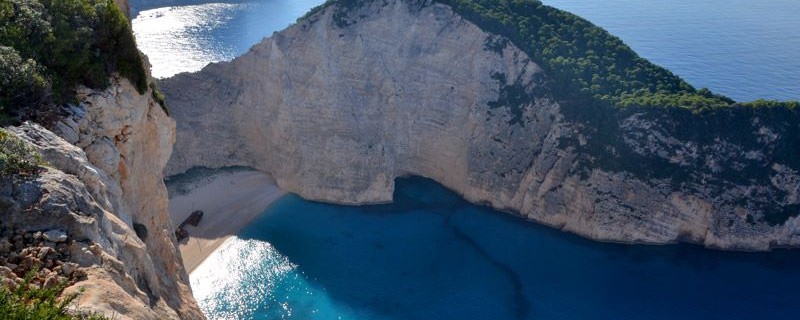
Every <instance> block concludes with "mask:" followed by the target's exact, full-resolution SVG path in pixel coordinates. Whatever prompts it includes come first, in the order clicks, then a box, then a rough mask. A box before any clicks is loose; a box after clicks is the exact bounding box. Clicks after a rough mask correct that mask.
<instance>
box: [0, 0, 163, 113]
mask: <svg viewBox="0 0 800 320" xmlns="http://www.w3.org/2000/svg"><path fill="white" fill-rule="evenodd" d="M0 46H2V47H3V49H2V51H0V59H2V61H0V65H1V67H2V68H3V69H2V71H4V74H11V72H15V73H16V74H18V75H22V77H21V78H20V80H19V81H4V82H2V83H0V108H2V113H5V114H6V115H9V114H11V115H15V114H19V113H22V112H20V111H21V110H24V109H29V108H36V107H39V106H41V105H43V104H61V103H64V102H68V101H70V100H72V99H74V92H73V91H74V89H75V87H76V86H79V85H85V86H87V87H90V88H94V89H104V88H106V87H107V86H108V85H109V78H110V76H111V73H112V72H115V71H116V72H119V74H120V75H122V76H123V77H125V78H128V79H129V80H131V82H132V83H133V84H134V85H135V86H136V88H137V89H138V90H139V92H140V93H144V92H145V91H146V90H147V73H146V70H145V65H144V62H143V60H142V57H141V56H140V54H139V51H138V49H137V48H136V43H135V40H134V37H133V33H132V31H131V27H130V24H129V22H128V19H127V18H126V17H125V15H124V14H123V13H122V11H120V9H119V8H117V6H116V5H115V4H114V2H113V1H112V0H2V1H0ZM9 77H11V76H9ZM29 83H33V84H34V85H35V86H33V87H28V86H26V85H27V84H29Z"/></svg>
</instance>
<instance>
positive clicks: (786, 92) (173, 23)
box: [131, 0, 800, 101]
mask: <svg viewBox="0 0 800 320" xmlns="http://www.w3.org/2000/svg"><path fill="white" fill-rule="evenodd" d="M141 2H146V3H147V4H148V5H140V4H138V3H141ZM203 2H207V3H203ZM322 2H324V1H323V0H235V1H204V0H131V3H132V4H133V6H134V7H135V8H136V7H139V8H142V9H145V10H143V11H141V12H139V13H138V16H137V17H136V18H135V19H134V20H133V28H134V32H135V33H136V35H137V40H138V43H139V47H140V48H141V49H142V51H144V52H145V53H146V54H147V55H148V57H149V58H150V61H151V63H152V64H153V74H154V75H155V76H156V77H169V76H172V75H174V74H176V73H179V72H187V71H197V70H200V69H201V68H202V67H203V66H205V65H206V64H208V63H209V62H216V61H223V60H230V59H233V58H234V57H236V56H238V55H241V54H243V53H245V52H247V50H248V49H249V48H250V47H251V46H252V45H254V44H256V43H258V42H259V41H260V40H261V39H262V38H263V37H266V36H269V35H271V34H272V33H273V32H274V31H279V30H281V29H283V28H285V27H287V26H288V25H289V24H290V23H293V22H294V21H295V19H297V17H300V16H302V15H303V14H304V13H305V12H306V11H308V9H310V8H312V7H314V6H316V5H318V4H321V3H322ZM158 3H162V4H163V7H162V8H154V4H155V5H157V4H158ZM176 3H177V4H180V3H183V4H193V5H182V6H181V5H179V6H173V5H174V4H176ZM544 3H546V4H549V5H553V6H555V7H558V8H561V9H565V10H568V11H570V12H573V13H576V14H578V15H580V16H582V17H584V18H586V19H588V20H590V21H592V22H594V23H595V24H598V25H600V26H601V27H604V28H606V29H607V30H609V31H610V32H611V33H612V34H615V35H617V36H619V37H620V38H621V39H622V40H623V41H625V42H626V43H627V44H628V45H630V46H631V47H632V48H633V49H634V50H636V51H637V52H638V53H639V54H640V55H642V56H643V57H645V58H647V59H650V60H651V61H653V62H655V63H657V64H659V65H661V66H664V67H666V68H668V69H670V70H672V71H673V72H675V73H676V74H678V75H680V76H682V77H684V78H685V79H686V80H688V81H689V83H691V84H692V85H694V86H696V87H698V88H699V87H708V88H711V89H712V90H714V91H716V92H719V93H722V94H725V95H728V96H730V97H732V98H734V99H736V100H740V101H747V100H753V99H758V98H769V99H783V100H786V99H798V100H800V31H798V30H800V19H798V16H800V1H797V0H765V1H754V0H703V1H697V0H652V1H651V0H649V1H642V0H604V1H586V0H545V1H544Z"/></svg>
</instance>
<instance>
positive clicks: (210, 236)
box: [169, 171, 286, 273]
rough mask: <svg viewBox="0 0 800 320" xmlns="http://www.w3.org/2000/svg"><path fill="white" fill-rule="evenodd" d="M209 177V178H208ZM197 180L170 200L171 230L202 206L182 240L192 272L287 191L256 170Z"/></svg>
mask: <svg viewBox="0 0 800 320" xmlns="http://www.w3.org/2000/svg"><path fill="white" fill-rule="evenodd" d="M206 179H207V180H208V179H209V178H206ZM210 180H211V181H210V182H207V183H205V182H204V183H198V185H197V186H196V187H195V188H193V189H191V190H190V191H189V192H187V193H186V194H181V195H176V196H174V197H173V198H170V200H169V214H170V218H171V219H172V223H173V224H174V225H173V227H172V230H175V228H177V226H178V225H179V224H180V223H181V222H183V220H184V219H186V217H188V216H189V214H191V213H192V211H194V210H203V212H204V215H203V219H202V220H201V221H200V224H199V225H198V226H197V227H193V226H190V225H187V226H186V227H185V229H186V230H187V231H189V238H187V239H184V240H183V241H181V243H180V251H181V256H183V264H184V266H185V267H186V270H187V271H188V272H189V273H191V272H192V271H194V269H195V268H197V266H198V265H200V263H202V262H203V260H205V259H206V258H207V257H208V256H209V255H210V254H211V253H212V252H214V250H216V249H217V248H218V247H219V246H220V245H221V244H222V243H223V242H225V240H226V239H228V238H229V237H231V236H234V235H236V233H237V232H238V231H239V230H240V229H241V228H242V227H244V226H246V225H247V224H249V223H250V222H251V221H253V219H255V218H256V217H258V216H259V215H260V214H261V213H263V212H264V211H265V210H266V209H267V207H268V206H269V205H270V204H271V203H272V202H274V201H275V200H277V199H278V198H280V197H281V196H283V195H284V194H286V192H284V191H282V190H280V189H278V187H277V186H276V185H275V182H274V180H272V178H270V177H269V176H267V175H266V174H263V173H260V172H254V171H246V172H234V173H221V174H218V175H215V176H212V177H211V178H210Z"/></svg>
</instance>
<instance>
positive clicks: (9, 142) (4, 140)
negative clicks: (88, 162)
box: [0, 129, 43, 314]
mask: <svg viewBox="0 0 800 320" xmlns="http://www.w3.org/2000/svg"><path fill="white" fill-rule="evenodd" d="M42 162H43V161H42V156H41V155H40V154H39V152H37V151H36V149H34V148H33V147H31V146H30V145H28V144H27V143H25V142H24V141H22V140H21V139H19V138H17V137H16V136H14V134H12V133H10V132H8V131H6V130H3V129H0V176H8V175H15V174H22V175H29V174H33V173H36V172H37V171H38V169H39V166H40V165H41V164H42ZM0 314H2V313H0Z"/></svg>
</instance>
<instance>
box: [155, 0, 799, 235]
mask: <svg viewBox="0 0 800 320" xmlns="http://www.w3.org/2000/svg"><path fill="white" fill-rule="evenodd" d="M350 2H352V1H350ZM346 9H347V10H345V8H342V7H341V6H340V5H338V4H334V5H330V6H327V7H325V8H322V9H320V10H318V11H316V12H314V13H312V14H310V15H309V16H307V17H305V18H303V19H301V20H300V21H298V23H297V24H295V25H293V26H291V27H289V28H288V29H286V30H283V31H281V32H278V33H275V34H274V35H273V36H272V37H270V38H268V39H265V40H264V41H263V42H261V43H260V44H258V45H256V46H254V47H253V48H252V49H251V50H250V52H248V53H247V54H245V55H244V56H242V57H240V58H237V59H235V60H234V61H232V62H224V63H218V64H212V65H210V66H208V67H206V68H205V69H204V70H202V71H201V72H198V73H195V74H181V75H178V76H175V77H173V78H171V79H167V80H165V81H163V83H162V86H163V89H164V91H165V93H166V95H167V101H168V103H169V104H170V106H171V110H172V111H171V112H172V115H173V117H174V118H175V119H176V121H177V142H176V145H175V149H174V151H173V157H172V158H171V160H170V162H169V164H168V166H167V173H168V174H175V173H180V172H182V171H184V170H186V169H189V168H191V167H193V166H208V167H222V166H231V165H244V166H251V167H255V168H258V169H260V170H263V171H265V172H268V173H269V174H271V175H273V176H274V177H275V179H276V180H277V182H278V184H279V186H280V187H281V188H283V189H285V190H288V191H292V192H296V193H298V194H300V195H301V196H303V197H305V198H308V199H314V200H321V201H329V202H337V203H346V204H363V203H374V202H386V201H391V196H392V191H393V188H394V179H395V178H396V177H399V176H405V175H419V176H424V177H428V178H432V179H434V180H436V181H438V182H440V183H442V184H443V185H445V186H447V187H448V188H450V189H453V190H455V191H457V192H459V193H461V194H462V195H463V196H464V197H465V198H466V199H468V200H470V201H472V202H475V203H481V204H487V205H490V206H492V207H495V208H498V209H500V210H506V211H510V212H514V213H517V214H519V215H521V216H524V217H526V218H528V219H531V220H535V221H538V222H541V223H544V224H547V225H550V226H553V227H556V228H561V229H564V230H566V231H570V232H574V233H577V234H580V235H583V236H587V237H590V238H593V239H598V240H605V241H621V242H644V243H668V242H675V241H689V242H695V243H701V244H703V245H705V246H709V247H714V248H722V249H742V250H766V249H770V248H773V247H776V246H798V245H800V218H797V217H796V216H797V213H798V210H800V209H798V208H800V197H798V196H797V195H798V194H800V174H799V173H798V172H800V167H799V166H798V165H797V164H795V163H783V162H780V161H778V160H779V159H782V158H775V157H772V156H771V155H772V153H773V151H774V150H776V149H777V148H778V146H779V147H780V148H784V147H785V145H786V143H787V142H786V141H787V140H786V139H784V137H783V134H782V131H781V130H782V129H780V127H779V126H773V125H772V123H771V122H769V121H763V120H766V119H776V118H780V116H776V115H777V114H771V116H770V115H768V116H766V117H762V116H759V114H758V112H756V111H748V110H743V109H741V108H738V109H737V108H731V109H730V110H726V111H720V112H718V113H714V114H710V115H707V117H706V118H703V119H706V120H703V121H700V120H693V119H695V118H692V116H691V114H689V115H686V114H684V113H681V112H679V111H659V110H637V109H631V110H627V111H624V112H623V111H613V110H611V111H609V110H605V111H607V113H603V112H604V110H598V109H592V108H590V107H589V106H587V107H585V108H581V107H580V106H578V107H576V106H569V107H568V106H566V105H564V104H563V103H562V102H561V101H558V100H556V99H554V98H553V95H552V94H551V93H550V92H549V89H548V88H549V87H548V83H549V79H550V77H548V75H547V74H546V73H545V72H544V71H543V69H542V68H540V67H539V65H537V63H536V62H535V61H532V59H531V58H530V57H529V56H527V55H526V54H525V52H524V51H522V50H520V49H518V48H517V47H515V46H514V45H513V44H511V43H509V42H508V41H506V39H504V38H503V37H501V36H498V35H494V34H489V33H487V32H484V31H482V30H481V29H480V28H478V27H477V26H476V25H474V24H472V23H470V22H469V21H467V20H465V19H464V18H462V17H461V16H459V15H458V14H456V13H454V12H453V11H452V10H451V8H450V7H448V6H445V5H442V4H434V3H431V2H429V1H404V0H389V1H360V4H359V5H357V6H354V7H353V8H346ZM765 112H768V111H765ZM793 116H796V115H793ZM726 119H739V120H741V119H744V120H743V122H741V121H740V123H744V127H742V128H740V129H737V130H738V131H735V133H736V134H738V135H739V136H737V137H734V136H726V134H727V133H730V129H726V126H725V123H726V121H727V120H726ZM759 119H761V120H759ZM789 121H793V120H789ZM687 123H689V124H692V126H691V127H690V128H688V129H690V130H696V132H695V133H694V134H692V133H691V132H689V133H687V132H686V131H685V129H684V128H682V125H684V124H687ZM792 125H794V124H792ZM704 134H707V136H708V137H712V138H711V139H705V138H700V137H699V136H701V135H704ZM704 137H705V136H704ZM742 137H745V138H742ZM787 139H792V138H791V137H789V138H787ZM741 141H749V142H752V143H748V144H744V143H741ZM791 141H794V140H791ZM791 141H790V142H789V145H790V146H791V145H792V143H795V142H791ZM796 146H797V145H795V147H796ZM776 159H778V160H776ZM756 165H758V166H759V167H758V168H760V169H759V170H760V171H746V172H756V173H754V175H753V177H752V179H750V178H745V179H738V178H737V177H744V176H746V175H745V174H744V173H743V172H745V171H743V170H748V169H749V168H750V167H752V166H756ZM659 168H663V169H666V171H667V174H663V172H660V171H659ZM673 173H674V174H673ZM670 174H673V175H676V176H677V175H680V176H686V177H687V178H684V179H683V180H680V179H679V178H680V177H675V176H670ZM776 211H780V212H778V213H776ZM775 216H779V217H778V218H774V217H775Z"/></svg>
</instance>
